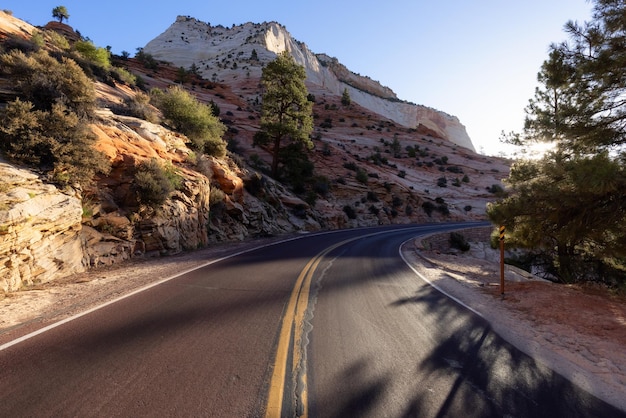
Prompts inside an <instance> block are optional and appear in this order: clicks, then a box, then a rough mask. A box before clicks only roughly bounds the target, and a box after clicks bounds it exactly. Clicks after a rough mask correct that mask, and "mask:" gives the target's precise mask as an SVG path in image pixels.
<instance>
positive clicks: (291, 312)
mask: <svg viewBox="0 0 626 418" xmlns="http://www.w3.org/2000/svg"><path fill="white" fill-rule="evenodd" d="M359 238H362V237H357V238H350V239H347V240H345V241H341V242H339V243H337V244H334V245H332V246H330V247H328V248H327V249H325V250H324V251H322V252H320V253H319V254H317V255H316V256H315V257H314V258H312V259H311V260H310V261H309V262H308V263H307V265H306V266H305V267H304V269H303V270H302V272H300V275H299V276H298V280H297V281H296V284H295V286H294V289H293V291H292V292H291V296H290V297H289V304H288V305H287V309H286V311H285V315H284V316H283V321H282V325H281V329H280V336H279V339H278V347H277V349H276V360H275V361H274V371H273V373H272V379H271V381H270V390H269V394H268V400H267V406H266V409H265V417H266V418H279V417H281V416H282V415H281V414H282V406H283V397H284V393H285V380H286V379H287V378H292V379H294V382H295V375H296V373H297V370H298V367H299V365H300V362H301V361H302V356H303V352H304V349H305V348H304V347H303V344H304V342H303V333H304V320H305V315H306V312H307V309H308V305H309V296H310V290H311V281H312V278H313V274H314V273H315V269H317V266H318V265H319V263H320V262H321V261H322V259H323V258H324V257H325V256H326V255H327V254H328V253H329V252H331V251H332V250H334V249H335V248H337V247H340V246H342V245H344V244H346V243H348V242H350V241H354V240H357V239H359ZM292 342H293V345H292V344H291V343H292ZM290 348H291V349H292V350H293V352H292V354H293V355H292V359H293V360H292V364H291V368H290V370H288V364H287V363H288V362H289V361H288V359H289V354H290V353H289V349H290ZM300 383H301V385H302V388H301V390H300V398H299V399H300V405H299V406H300V408H299V410H300V416H301V417H305V418H306V417H307V416H308V393H307V376H306V370H305V371H304V372H303V374H302V375H301V376H300Z"/></svg>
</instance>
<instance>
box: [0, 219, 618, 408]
mask: <svg viewBox="0 0 626 418" xmlns="http://www.w3.org/2000/svg"><path fill="white" fill-rule="evenodd" d="M456 226H457V227H458V225H456ZM454 227H455V225H452V224H443V225H422V226H419V225H413V226H393V227H381V228H367V229H358V230H346V231H339V232H333V233H325V234H312V235H309V236H303V237H302V238H299V239H294V240H291V241H288V242H283V243H278V244H274V245H270V246H267V247H264V248H260V249H256V250H253V251H248V252H245V253H241V254H237V255H234V256H232V257H229V258H226V259H223V260H221V261H219V262H215V263H212V264H210V265H207V266H205V267H203V268H200V269H197V270H194V271H192V272H189V273H187V274H184V275H182V276H180V277H177V278H174V279H172V280H168V281H164V282H162V283H160V284H158V285H156V286H154V287H151V288H150V289H148V290H145V291H143V292H141V293H137V294H135V295H133V296H131V297H128V298H125V299H122V300H120V301H119V302H116V303H115V304H111V305H107V306H105V307H103V308H101V309H97V310H95V311H93V312H90V313H89V314H86V315H83V316H80V317H77V318H76V319H73V320H71V321H69V322H66V323H63V324H62V325H59V326H57V327H54V328H52V329H50V330H49V331H47V332H44V333H41V334H38V335H35V336H32V337H31V338H27V339H25V340H23V341H20V342H19V343H16V344H6V345H5V346H2V349H1V350H0V371H1V375H0V376H1V377H0V417H160V416H163V417H257V416H284V417H289V416H298V415H300V416H310V417H414V416H415V417H445V416H449V417H491V416H494V417H495V416H500V417H502V416H510V417H544V416H545V417H577V416H582V417H587V416H589V417H592V416H593V417H620V416H626V414H625V413H624V412H621V411H619V410H617V409H615V408H613V407H611V406H610V405H607V404H605V403H603V402H602V401H600V400H599V399H597V398H595V397H593V396H592V395H590V394H588V393H586V392H584V391H582V390H581V389H579V388H578V387H576V386H575V385H573V384H572V383H570V382H569V381H567V380H566V379H564V378H563V377H561V376H560V375H558V374H556V373H554V372H553V371H551V370H549V369H547V368H546V367H544V366H542V365H540V364H538V363H537V362H535V361H534V360H533V359H532V358H530V357H528V356H526V355H524V354H523V353H521V352H519V351H518V350H516V349H515V348H514V347H512V346H511V345H509V344H508V343H506V342H505V341H504V340H502V339H501V338H499V337H498V336H497V335H496V334H495V333H494V332H493V331H492V330H491V328H490V327H489V324H488V323H486V321H484V320H483V319H482V318H480V317H479V316H477V315H475V314H473V313H472V312H471V311H469V310H468V309H466V308H464V307H462V306H460V305H458V304H457V303H455V302H453V301H451V300H450V299H448V298H447V297H446V296H445V295H442V294H440V293H439V292H437V291H436V290H434V289H432V288H431V287H429V286H428V285H427V284H426V283H425V282H423V281H422V280H421V279H420V278H419V277H418V276H417V275H416V274H415V273H414V272H413V270H411V269H410V268H409V267H407V265H406V264H405V263H404V261H403V260H402V258H401V256H400V254H399V251H398V248H399V245H400V244H401V243H402V242H404V241H406V240H408V239H410V238H411V237H414V236H416V235H419V234H424V233H430V232H434V231H438V230H446V229H451V228H454ZM155 279H160V278H155Z"/></svg>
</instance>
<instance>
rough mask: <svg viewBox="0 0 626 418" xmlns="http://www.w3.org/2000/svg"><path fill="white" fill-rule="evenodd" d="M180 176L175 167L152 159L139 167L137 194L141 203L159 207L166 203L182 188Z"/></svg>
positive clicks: (136, 181) (136, 184)
mask: <svg viewBox="0 0 626 418" xmlns="http://www.w3.org/2000/svg"><path fill="white" fill-rule="evenodd" d="M180 183H181V179H180V176H178V175H177V174H176V171H175V169H174V168H173V166H171V165H170V166H165V167H164V166H162V165H161V164H159V162H158V161H157V160H156V159H155V158H152V159H150V160H146V161H144V162H142V163H141V164H139V165H138V166H137V171H136V172H135V182H134V187H135V192H136V194H137V200H138V201H139V203H141V204H144V205H147V206H150V207H153V208H155V207H157V206H160V205H162V204H163V203H165V201H166V200H167V198H168V197H169V196H170V194H171V193H172V192H173V191H174V190H175V189H176V188H177V187H179V186H180Z"/></svg>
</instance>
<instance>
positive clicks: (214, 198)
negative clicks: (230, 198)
mask: <svg viewBox="0 0 626 418" xmlns="http://www.w3.org/2000/svg"><path fill="white" fill-rule="evenodd" d="M225 197H226V195H225V194H224V192H223V191H222V190H221V189H220V188H219V187H217V186H212V187H211V192H210V193H209V205H210V206H214V205H217V204H220V203H222V202H223V201H224V198H225Z"/></svg>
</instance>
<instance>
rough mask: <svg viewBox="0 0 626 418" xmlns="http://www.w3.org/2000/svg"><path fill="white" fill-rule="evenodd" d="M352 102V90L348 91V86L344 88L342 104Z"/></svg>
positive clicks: (347, 104)
mask: <svg viewBox="0 0 626 418" xmlns="http://www.w3.org/2000/svg"><path fill="white" fill-rule="evenodd" d="M351 103H352V99H351V98H350V92H348V88H345V89H343V94H342V95H341V104H342V105H344V106H350V104H351Z"/></svg>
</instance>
